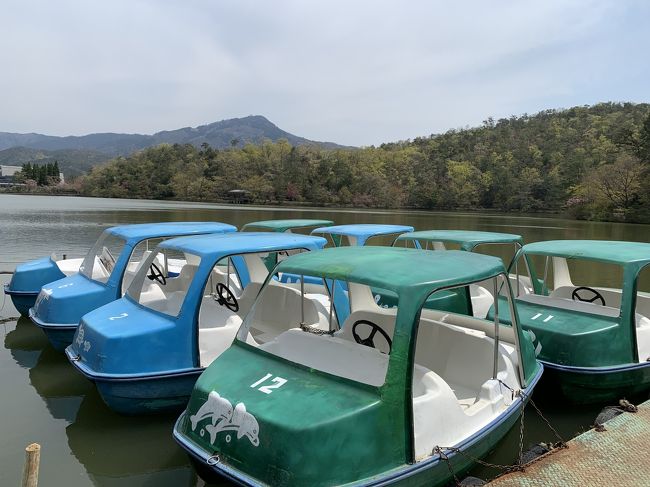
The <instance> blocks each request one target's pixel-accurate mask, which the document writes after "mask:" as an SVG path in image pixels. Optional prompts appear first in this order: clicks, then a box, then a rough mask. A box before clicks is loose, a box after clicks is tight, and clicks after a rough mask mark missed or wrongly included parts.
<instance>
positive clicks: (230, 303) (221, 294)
mask: <svg viewBox="0 0 650 487" xmlns="http://www.w3.org/2000/svg"><path fill="white" fill-rule="evenodd" d="M217 303H219V304H220V305H221V306H225V307H226V308H228V309H229V310H230V311H233V312H235V313H236V312H237V311H239V303H238V302H237V298H236V297H235V295H234V294H233V292H232V291H231V290H230V289H229V288H228V286H224V285H223V284H222V283H219V284H217Z"/></svg>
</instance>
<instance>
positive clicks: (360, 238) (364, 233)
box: [311, 223, 413, 246]
mask: <svg viewBox="0 0 650 487" xmlns="http://www.w3.org/2000/svg"><path fill="white" fill-rule="evenodd" d="M412 231H413V227H412V226H409V225H383V224H377V223H361V224H356V223H354V224H349V225H334V226H332V227H320V228H316V229H315V230H313V231H312V232H311V234H312V235H314V234H331V235H344V236H346V237H355V238H356V239H357V245H359V246H361V245H364V244H365V243H366V240H368V239H369V238H370V237H376V236H378V235H392V234H395V233H400V234H401V233H406V232H412Z"/></svg>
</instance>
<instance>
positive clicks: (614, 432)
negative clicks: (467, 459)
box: [489, 401, 650, 487]
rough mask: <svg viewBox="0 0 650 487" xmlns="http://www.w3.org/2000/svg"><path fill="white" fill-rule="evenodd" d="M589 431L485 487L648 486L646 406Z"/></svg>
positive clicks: (649, 415) (649, 406)
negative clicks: (600, 427)
mask: <svg viewBox="0 0 650 487" xmlns="http://www.w3.org/2000/svg"><path fill="white" fill-rule="evenodd" d="M604 426H605V431H602V432H598V431H596V430H594V429H591V430H589V431H587V432H585V433H583V434H581V435H580V436H578V437H576V438H574V439H573V440H571V441H569V442H568V448H565V449H558V450H556V451H554V452H551V453H549V454H547V455H544V456H543V457H541V458H539V459H538V460H537V461H535V462H534V463H532V464H530V465H529V466H527V467H526V469H525V470H524V471H523V472H513V473H509V474H507V475H504V476H502V477H499V478H497V479H495V480H493V481H492V482H490V483H489V486H490V487H522V486H523V487H538V486H566V487H588V486H589V487H590V486H594V487H595V486H598V487H600V486H604V485H606V486H612V487H613V486H650V461H649V460H648V458H649V457H650V401H646V402H644V403H643V404H641V405H640V406H639V408H638V412H636V413H623V414H621V415H619V416H616V417H615V418H613V419H611V420H609V421H607V422H606V423H605V425H604Z"/></svg>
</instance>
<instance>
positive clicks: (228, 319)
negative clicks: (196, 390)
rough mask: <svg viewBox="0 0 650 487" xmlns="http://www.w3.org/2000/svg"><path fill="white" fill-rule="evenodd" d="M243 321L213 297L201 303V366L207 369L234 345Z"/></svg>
mask: <svg viewBox="0 0 650 487" xmlns="http://www.w3.org/2000/svg"><path fill="white" fill-rule="evenodd" d="M241 322H242V319H241V318H240V317H239V315H238V314H237V313H235V312H234V311H231V310H229V309H228V308H226V307H225V306H221V305H220V304H219V303H217V302H216V301H215V299H214V298H213V297H212V296H211V295H206V296H204V297H203V300H202V301H201V308H200V311H199V330H198V335H199V340H198V341H199V365H200V366H201V367H207V366H208V365H210V364H211V363H212V361H213V360H214V359H215V358H217V357H218V356H219V355H221V354H222V353H223V352H224V351H225V350H226V349H227V348H228V347H229V346H230V345H231V343H232V341H233V339H234V338H235V335H236V334H237V330H239V326H240V325H241Z"/></svg>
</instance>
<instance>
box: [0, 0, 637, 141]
mask: <svg viewBox="0 0 650 487" xmlns="http://www.w3.org/2000/svg"><path fill="white" fill-rule="evenodd" d="M1 5H2V7H1V10H0V41H1V44H0V131H8V132H39V133H46V134H52V135H70V134H74V135H82V134H86V133H92V132H106V131H111V132H138V133H153V132H156V131H158V130H164V129H174V128H179V127H185V126H196V125H201V124H205V123H210V122H214V121H218V120H222V119H226V118H233V117H242V116H246V115H252V114H259V115H264V116H266V117H267V118H269V119H270V120H271V121H272V122H274V123H276V124H277V125H278V126H279V127H281V128H282V129H284V130H287V131H289V132H292V133H294V134H296V135H300V136H303V137H307V138H310V139H314V140H327V141H334V142H338V143H342V144H350V145H370V144H379V143H381V142H387V141H394V140H400V139H407V138H413V137H416V136H420V135H429V134H431V133H438V132H444V131H445V130H447V129H449V128H458V127H463V126H467V125H470V126H471V125H477V124H480V123H481V122H482V121H483V120H485V119H486V118H487V117H489V116H493V117H495V118H499V117H507V116H509V115H511V114H522V113H525V112H527V113H533V112H536V111H539V110H542V109H546V108H559V107H569V106H573V105H582V104H593V103H597V102H600V101H608V100H614V101H635V102H648V101H650V62H649V61H648V59H649V58H650V28H649V27H648V21H649V20H650V2H646V1H641V0H640V1H638V2H635V1H622V0H612V1H605V0H603V1H577V0H576V1H571V2H568V1H566V0H557V1H555V0H535V1H521V0H512V1H496V0H495V1H485V0H481V1H472V2H469V1H466V2H465V1H457V2H451V1H440V2H437V1H426V0H424V1H377V0H373V1H354V0H352V1H350V0H347V1H343V0H322V1H320V2H316V1H309V0H293V1H284V0H273V1H268V0H259V1H247V0H231V1H228V0H219V1H215V0H182V1H171V0H169V1H164V0H110V1H94V0H93V1H91V0H57V1H51V0H3V1H2V4H1Z"/></svg>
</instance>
